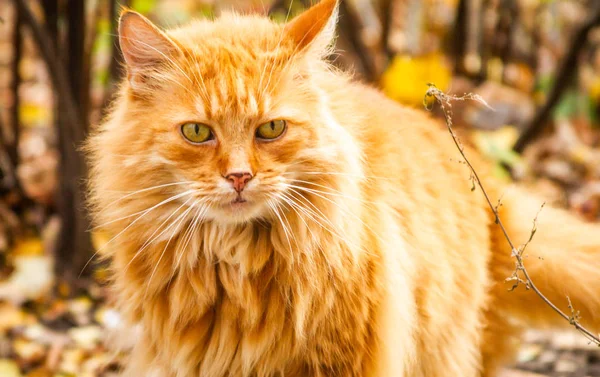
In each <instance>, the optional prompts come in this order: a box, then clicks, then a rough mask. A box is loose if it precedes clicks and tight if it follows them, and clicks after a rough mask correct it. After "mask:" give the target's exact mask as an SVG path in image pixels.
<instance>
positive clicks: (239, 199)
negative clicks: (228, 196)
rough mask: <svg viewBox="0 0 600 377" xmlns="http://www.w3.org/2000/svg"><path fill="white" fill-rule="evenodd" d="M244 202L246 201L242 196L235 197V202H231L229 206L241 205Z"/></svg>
mask: <svg viewBox="0 0 600 377" xmlns="http://www.w3.org/2000/svg"><path fill="white" fill-rule="evenodd" d="M246 202H247V200H246V199H244V198H242V196H241V195H238V197H237V198H235V200H233V201H232V202H231V204H242V203H246Z"/></svg>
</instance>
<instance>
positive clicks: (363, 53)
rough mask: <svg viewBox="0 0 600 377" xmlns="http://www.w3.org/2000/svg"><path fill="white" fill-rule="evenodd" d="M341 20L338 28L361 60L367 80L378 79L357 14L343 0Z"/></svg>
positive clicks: (340, 5)
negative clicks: (361, 33) (361, 34)
mask: <svg viewBox="0 0 600 377" xmlns="http://www.w3.org/2000/svg"><path fill="white" fill-rule="evenodd" d="M339 7H340V20H339V22H338V27H339V29H340V34H342V35H344V36H345V37H346V38H347V39H348V42H350V45H351V46H352V48H353V50H354V51H355V52H356V57H357V58H358V59H359V61H360V63H361V65H362V68H363V72H364V75H365V78H366V79H367V80H369V81H373V80H375V79H376V78H377V68H376V65H375V62H374V61H373V60H372V56H371V55H372V54H371V53H370V52H369V49H368V48H367V46H365V44H364V43H363V41H362V40H361V37H360V34H359V32H360V22H359V20H358V19H357V17H356V16H355V14H354V13H353V12H352V10H351V9H350V6H349V5H348V2H347V0H341V1H340V4H339Z"/></svg>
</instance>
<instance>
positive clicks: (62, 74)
mask: <svg viewBox="0 0 600 377" xmlns="http://www.w3.org/2000/svg"><path fill="white" fill-rule="evenodd" d="M15 3H16V4H17V7H18V9H19V11H20V12H21V13H22V15H23V22H24V24H25V25H27V26H28V27H29V28H30V29H31V32H32V34H33V38H34V40H35V42H36V45H37V46H38V48H39V49H40V52H41V54H42V57H43V59H44V62H45V63H46V66H47V68H48V72H49V74H50V78H51V80H52V84H53V85H54V88H55V89H56V91H57V93H58V96H59V97H60V98H61V100H62V101H64V104H65V115H66V119H65V120H66V121H67V123H68V127H67V129H68V131H69V134H70V139H71V140H83V135H84V132H83V127H82V125H83V118H82V117H81V114H80V111H79V109H78V107H77V103H76V102H75V99H74V97H73V93H72V92H71V91H70V90H69V89H70V85H69V80H68V75H67V73H66V71H65V69H64V67H63V66H62V65H61V64H60V60H59V57H58V54H57V53H56V46H55V45H54V43H53V42H52V40H51V39H50V37H49V35H48V32H47V31H46V30H44V28H43V26H42V25H40V23H39V22H38V21H37V19H36V18H35V16H34V14H33V12H32V11H31V9H30V8H29V6H28V5H27V2H26V1H25V0H15Z"/></svg>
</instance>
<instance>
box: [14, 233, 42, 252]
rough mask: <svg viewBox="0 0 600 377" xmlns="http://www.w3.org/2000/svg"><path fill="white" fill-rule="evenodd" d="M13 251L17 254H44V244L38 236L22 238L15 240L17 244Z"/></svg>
mask: <svg viewBox="0 0 600 377" xmlns="http://www.w3.org/2000/svg"><path fill="white" fill-rule="evenodd" d="M12 253H13V255H15V256H25V255H29V256H32V255H43V254H44V244H43V243H42V240H41V239H40V238H38V237H27V238H21V239H18V240H16V241H15V246H14V247H13V249H12Z"/></svg>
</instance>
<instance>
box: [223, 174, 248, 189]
mask: <svg viewBox="0 0 600 377" xmlns="http://www.w3.org/2000/svg"><path fill="white" fill-rule="evenodd" d="M225 179H227V180H228V181H230V182H231V185H232V186H233V188H234V190H235V191H237V192H238V193H240V192H242V191H243V190H244V188H245V187H246V184H247V183H248V182H249V181H250V180H251V179H252V174H251V173H250V172H238V173H229V174H227V175H226V176H225Z"/></svg>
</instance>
